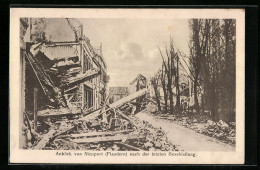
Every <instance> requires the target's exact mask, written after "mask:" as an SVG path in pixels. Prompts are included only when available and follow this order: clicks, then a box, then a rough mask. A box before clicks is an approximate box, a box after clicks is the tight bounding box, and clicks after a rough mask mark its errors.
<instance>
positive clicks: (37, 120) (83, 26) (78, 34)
mask: <svg viewBox="0 0 260 170" xmlns="http://www.w3.org/2000/svg"><path fill="white" fill-rule="evenodd" d="M15 10H17V11H18V13H19V10H20V11H22V9H13V11H11V19H12V17H13V18H16V20H11V21H12V22H11V28H12V24H13V25H14V24H15V28H16V29H17V28H18V27H19V30H15V32H16V34H15V35H16V36H15V37H14V39H15V40H18V38H19V41H17V42H16V44H17V45H16V46H15V48H16V51H15V52H13V53H12V52H11V56H10V57H11V58H10V65H12V64H13V63H12V60H16V64H17V68H15V67H13V68H14V71H15V72H13V73H14V74H15V76H13V74H10V77H12V76H13V77H15V79H16V81H17V82H18V81H19V83H17V84H12V86H15V87H14V88H16V89H17V91H18V94H19V95H17V94H16V96H14V97H15V98H16V100H15V103H16V104H15V105H11V112H10V126H11V127H10V135H11V143H10V148H12V146H14V147H15V148H16V149H14V150H17V151H19V152H21V153H22V152H25V153H29V152H31V153H34V152H35V153H44V155H46V156H44V157H49V159H51V157H56V158H55V159H64V157H66V159H70V158H71V157H77V156H78V157H81V159H82V157H85V159H87V158H88V157H91V159H99V161H100V163H106V161H104V162H102V159H103V157H106V159H108V158H109V157H110V160H108V162H109V163H127V162H129V161H128V160H129V159H132V161H136V163H151V164H152V163H229V162H230V163H232V162H234V163H237V162H240V163H243V141H244V136H243V134H244V129H243V127H244V124H243V121H244V110H243V102H244V99H243V98H240V99H241V100H239V101H238V96H240V97H243V96H244V94H243V93H244V91H243V85H241V84H242V83H243V81H244V79H243V77H239V75H238V74H239V73H241V72H242V74H240V76H243V74H244V73H243V72H244V66H243V62H244V61H243V60H244V58H243V54H244V52H243V48H244V47H243V43H244V42H243V41H241V40H243V36H244V35H243V34H244V32H241V29H242V30H243V27H242V26H243V25H241V23H243V22H244V21H243V19H244V18H241V17H240V18H239V17H237V16H243V15H244V12H243V11H242V12H241V11H238V10H234V11H232V10H231V11H224V12H223V16H220V17H214V15H212V16H211V15H209V16H207V15H205V13H203V15H202V16H201V17H198V16H197V17H196V15H194V17H192V16H193V14H194V13H193V12H190V13H189V15H188V16H187V17H176V16H181V14H180V13H177V12H174V10H173V9H172V10H168V12H169V15H167V10H166V11H165V15H162V14H160V15H158V17H149V16H151V15H149V14H151V13H149V12H147V11H146V10H144V9H143V12H144V14H147V16H148V17H141V16H140V14H141V13H140V12H139V11H142V9H139V11H138V10H137V9H133V10H132V11H131V10H127V9H126V10H123V9H121V12H124V13H126V14H129V16H130V17H126V16H125V15H126V14H124V15H122V16H120V17H119V16H118V14H120V11H119V12H118V11H116V10H114V11H113V9H109V10H108V9H107V12H105V11H106V10H104V9H103V10H102V9H99V10H93V9H92V10H91V9H82V10H85V11H86V14H87V13H88V12H89V15H86V17H83V16H82V15H81V14H80V12H79V13H77V17H75V15H73V14H68V15H65V14H66V11H65V9H64V11H63V12H64V15H58V13H55V14H57V15H52V17H51V16H50V15H42V16H37V15H34V14H35V13H33V11H32V12H30V10H29V9H23V10H25V11H26V12H27V13H28V14H29V15H28V16H25V15H24V16H23V15H16V16H15V17H14V16H12V14H14V13H15V12H14V11H15ZM41 10H42V11H43V13H44V10H48V9H41ZM50 10H51V12H53V13H54V9H50ZM60 10H61V9H60ZM66 10H67V11H70V9H66ZM75 10H76V9H75ZM78 10H79V9H78ZM147 10H148V9H147ZM61 11H62V10H61ZM109 11H110V13H109ZM145 11H146V13H145ZM148 11H149V10H148ZM155 11H156V9H154V12H155ZM187 11H188V12H189V10H188V9H186V11H185V10H183V13H184V12H185V13H188V12H187ZM191 11H192V10H191ZM193 11H196V12H197V13H199V11H198V10H193ZM208 11H210V10H208ZM213 11H214V10H213ZM213 11H212V13H214V12H213ZM12 12H13V13H12ZM70 12H71V13H73V12H75V11H73V10H71V11H70ZM102 12H103V13H102ZM127 12H129V13H127ZM150 12H153V10H152V9H150ZM161 12H162V11H160V10H159V11H158V10H157V13H161ZM171 12H172V13H171ZM225 12H227V13H228V14H231V15H232V14H236V12H238V14H239V15H237V16H236V15H235V16H234V17H229V16H227V17H225V16H226V14H225ZM46 13H48V11H46ZM100 13H101V16H100V17H99V16H96V15H95V14H100ZM113 13H114V14H113ZM157 13H156V12H155V13H154V14H153V15H156V14H157ZM212 13H210V14H212ZM102 14H103V15H102ZM109 14H112V15H111V17H109ZM241 14H242V15H241ZM38 15H39V14H38ZM115 15H117V16H118V17H115ZM105 16H107V17H105ZM133 16H134V17H133ZM215 16H216V13H215ZM238 20H239V22H238ZM241 20H242V22H241ZM13 30H14V29H13ZM239 31H240V32H239ZM11 34H12V29H11ZM241 35H242V38H241ZM11 38H12V36H11ZM11 42H12V39H11ZM18 43H19V44H18ZM241 44H242V47H241ZM18 46H19V48H18ZM12 50H14V48H11V49H10V51H12ZM241 50H242V51H241ZM238 52H239V53H238ZM14 53H15V57H14V56H12V54H14ZM18 53H19V54H18ZM241 79H242V80H241ZM10 81H11V80H10ZM241 82H242V83H241ZM238 89H239V90H238ZM11 95H15V94H14V93H13V94H11ZM10 102H11V104H14V103H12V100H11V101H10ZM238 102H239V103H240V104H239V103H238ZM241 102H242V103H241ZM238 105H239V106H240V107H238ZM12 106H13V107H16V111H14V112H12V108H13V107H12ZM241 107H242V108H241ZM12 116H13V117H15V118H14V119H15V120H14V119H12ZM238 128H239V129H238ZM12 129H15V130H14V131H15V135H13V136H15V137H12V133H13V132H12ZM13 134H14V133H13ZM18 134H19V135H18ZM12 144H13V145H12ZM48 152H51V153H50V154H48ZM13 153H14V151H13ZM199 153H202V155H203V154H208V156H205V162H204V161H203V160H200V159H201V158H202V157H204V156H201V157H200V154H199ZM146 154H147V155H146ZM214 154H216V155H217V154H219V155H234V160H232V158H230V156H228V157H229V159H230V160H226V161H224V160H223V159H220V158H219V160H218V157H219V156H216V157H213V156H214ZM236 154H238V156H237V159H235V157H236V156H235V155H236ZM13 155H14V156H13V157H15V156H16V154H13ZM18 155H19V154H18ZM50 155H51V156H50ZM212 155H213V156H212ZM11 157H12V149H11ZM25 157H26V158H23V159H22V160H25V159H26V160H28V162H37V161H36V158H32V157H34V155H27V156H25ZM36 157H37V158H38V160H39V161H38V163H40V162H43V160H44V159H42V160H40V159H41V158H40V156H39V155H38V154H37V156H36ZM86 157H87V158H86ZM99 157H100V158H99ZM113 157H116V159H115V158H113ZM151 157H152V158H151ZM158 157H160V158H159V159H158ZM133 158H134V159H133ZM149 158H150V159H149ZM177 158H178V159H181V161H179V162H178V161H176V159H177ZM214 158H216V159H214ZM72 159H76V158H72ZM72 159H71V160H69V161H68V162H66V161H65V162H64V163H71V161H72ZM113 159H115V160H113ZM118 159H124V160H123V161H121V162H120V160H118ZM136 159H139V161H137V160H136ZM142 159H143V160H144V161H143V162H142ZM155 159H158V161H154V160H155ZM161 159H165V160H164V161H162V162H159V161H160V160H161ZM173 159H175V160H173ZM188 159H191V161H188ZM192 159H193V160H192ZM13 160H16V161H14V162H20V161H19V158H16V159H13ZM30 160H31V161H30ZM32 160H34V161H32ZM45 160H46V159H45ZM64 160H65V159H64ZM83 160H84V159H83ZM185 160H186V161H185ZM53 161H54V162H55V163H59V162H63V161H62V160H58V161H57V162H56V161H55V160H53ZM99 161H94V162H91V160H88V161H87V162H83V161H81V163H97V162H99ZM118 161H119V162H118ZM47 162H49V161H47ZM24 163H26V161H24ZM130 163H135V162H131V161H130Z"/></svg>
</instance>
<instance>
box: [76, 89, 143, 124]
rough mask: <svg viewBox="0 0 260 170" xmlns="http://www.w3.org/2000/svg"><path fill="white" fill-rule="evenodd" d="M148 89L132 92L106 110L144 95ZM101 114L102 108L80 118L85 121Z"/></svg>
mask: <svg viewBox="0 0 260 170" xmlns="http://www.w3.org/2000/svg"><path fill="white" fill-rule="evenodd" d="M146 91H147V89H142V90H140V91H137V92H135V93H133V94H131V95H129V96H126V97H124V98H122V99H120V100H117V101H116V102H114V103H112V104H110V105H108V106H109V108H108V109H106V110H105V112H107V111H109V110H110V109H111V108H116V107H119V106H121V105H123V104H125V103H128V102H130V101H132V100H134V99H136V98H137V97H140V96H143V95H144V94H145V93H146ZM101 114H103V112H100V109H98V110H96V111H95V112H93V113H91V114H89V115H86V116H84V117H82V118H80V119H79V120H85V121H87V120H91V119H94V118H96V117H97V116H99V115H101Z"/></svg>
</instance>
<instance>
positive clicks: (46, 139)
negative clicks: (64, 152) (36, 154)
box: [32, 129, 57, 150]
mask: <svg viewBox="0 0 260 170" xmlns="http://www.w3.org/2000/svg"><path fill="white" fill-rule="evenodd" d="M56 132H57V131H56V130H54V129H51V130H50V131H49V132H48V133H46V134H45V135H44V136H43V138H42V139H41V140H40V141H39V142H38V143H37V145H36V146H35V147H33V148H32V149H33V150H41V149H42V148H43V147H44V146H45V145H46V144H47V143H48V142H49V141H50V139H51V138H52V137H53V135H54V134H55V133H56Z"/></svg>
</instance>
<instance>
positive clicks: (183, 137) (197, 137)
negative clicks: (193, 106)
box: [135, 112, 235, 152]
mask: <svg viewBox="0 0 260 170" xmlns="http://www.w3.org/2000/svg"><path fill="white" fill-rule="evenodd" d="M135 116H136V117H137V118H139V119H140V120H145V121H147V122H149V123H150V124H152V125H153V127H155V128H160V127H161V128H162V130H163V131H164V132H165V133H166V134H167V137H168V140H169V141H170V142H171V143H172V144H174V145H179V146H178V148H179V149H180V150H184V151H227V152H230V151H235V147H232V146H230V145H228V144H225V143H222V142H220V141H218V140H217V139H214V138H212V137H209V136H206V135H203V134H199V133H196V132H194V131H193V130H190V129H188V128H185V127H183V126H180V125H177V124H176V123H174V122H170V121H169V120H164V119H158V118H156V117H154V116H152V115H150V114H148V113H145V112H139V113H138V114H136V115H135Z"/></svg>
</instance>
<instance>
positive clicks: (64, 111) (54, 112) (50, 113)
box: [38, 108, 81, 117]
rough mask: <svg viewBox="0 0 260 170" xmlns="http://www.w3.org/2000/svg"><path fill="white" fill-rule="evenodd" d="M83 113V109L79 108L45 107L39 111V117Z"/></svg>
mask: <svg viewBox="0 0 260 170" xmlns="http://www.w3.org/2000/svg"><path fill="white" fill-rule="evenodd" d="M74 114H81V109H77V108H70V109H69V108H61V109H45V110H41V111H38V117H52V116H66V115H74Z"/></svg>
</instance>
